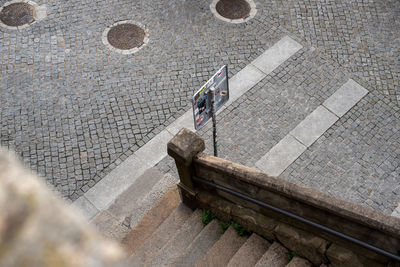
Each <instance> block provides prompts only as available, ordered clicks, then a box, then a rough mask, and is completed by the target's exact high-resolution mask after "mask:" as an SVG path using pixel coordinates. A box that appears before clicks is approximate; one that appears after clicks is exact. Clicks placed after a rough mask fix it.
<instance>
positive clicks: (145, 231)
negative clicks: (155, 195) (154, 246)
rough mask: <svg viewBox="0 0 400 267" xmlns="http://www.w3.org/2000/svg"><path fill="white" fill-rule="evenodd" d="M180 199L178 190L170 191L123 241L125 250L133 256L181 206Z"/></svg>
mask: <svg viewBox="0 0 400 267" xmlns="http://www.w3.org/2000/svg"><path fill="white" fill-rule="evenodd" d="M179 203H180V198H179V193H178V190H177V188H174V189H171V190H170V191H168V192H167V193H166V194H165V195H164V197H163V198H162V199H161V200H160V201H159V202H158V203H157V204H156V205H155V206H154V207H153V208H152V209H151V210H150V211H149V212H148V213H147V214H146V215H145V216H144V217H143V219H142V220H141V222H140V223H139V224H138V225H137V226H136V227H135V228H134V229H132V230H131V231H130V232H129V233H128V234H127V235H126V236H125V237H124V238H123V239H122V241H121V244H122V246H123V247H124V248H125V250H126V251H127V252H128V253H129V254H131V253H133V252H134V251H136V249H138V248H139V247H140V246H141V245H142V244H143V243H144V242H145V241H146V240H147V239H148V238H149V237H150V236H151V234H152V233H153V232H154V231H155V230H156V229H157V228H158V226H159V225H160V224H161V223H162V222H163V221H164V220H165V219H166V218H168V216H169V215H170V214H171V212H172V211H173V210H174V209H175V208H176V207H177V206H178V205H179Z"/></svg>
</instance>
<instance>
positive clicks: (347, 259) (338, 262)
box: [326, 244, 385, 267]
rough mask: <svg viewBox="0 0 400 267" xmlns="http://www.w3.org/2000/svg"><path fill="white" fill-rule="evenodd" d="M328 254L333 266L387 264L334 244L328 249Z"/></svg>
mask: <svg viewBox="0 0 400 267" xmlns="http://www.w3.org/2000/svg"><path fill="white" fill-rule="evenodd" d="M326 256H327V257H328V259H329V261H330V262H331V265H332V267H354V266H360V267H362V266H365V267H372V266H373V267H383V266H385V264H381V263H378V262H375V261H372V260H369V259H367V258H364V257H362V256H360V255H356V254H355V253H353V252H352V251H351V250H348V249H346V248H343V247H340V246H338V245H336V244H333V245H332V246H330V247H329V248H328V250H327V251H326Z"/></svg>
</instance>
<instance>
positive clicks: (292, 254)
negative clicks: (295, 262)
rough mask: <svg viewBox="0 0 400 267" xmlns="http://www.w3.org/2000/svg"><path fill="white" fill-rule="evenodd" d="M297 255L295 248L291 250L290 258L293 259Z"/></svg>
mask: <svg viewBox="0 0 400 267" xmlns="http://www.w3.org/2000/svg"><path fill="white" fill-rule="evenodd" d="M296 255H297V254H296V252H294V251H293V250H291V251H289V254H288V260H289V261H291V260H292V259H293V258H294V256H296Z"/></svg>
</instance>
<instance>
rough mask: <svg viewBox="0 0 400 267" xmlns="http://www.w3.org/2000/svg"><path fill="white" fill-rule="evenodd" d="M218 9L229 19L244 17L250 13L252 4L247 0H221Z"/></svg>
mask: <svg viewBox="0 0 400 267" xmlns="http://www.w3.org/2000/svg"><path fill="white" fill-rule="evenodd" d="M216 9H217V12H218V13H219V14H220V15H221V16H223V17H224V18H227V19H244V18H246V17H248V16H249V15H250V5H249V3H247V2H246V1H245V0H220V1H218V3H217V6H216Z"/></svg>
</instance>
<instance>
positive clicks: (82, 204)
mask: <svg viewBox="0 0 400 267" xmlns="http://www.w3.org/2000/svg"><path fill="white" fill-rule="evenodd" d="M72 206H73V207H75V208H77V209H78V210H79V211H80V212H81V213H82V214H83V215H84V216H85V217H86V218H87V219H88V220H91V219H93V218H94V217H95V216H96V215H97V214H98V213H99V210H98V209H97V208H96V207H95V206H94V205H93V204H92V203H91V202H90V201H89V200H88V199H87V198H86V197H85V196H81V197H80V198H78V199H77V200H75V201H74V202H73V203H72Z"/></svg>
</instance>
